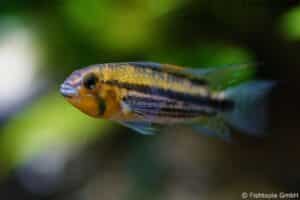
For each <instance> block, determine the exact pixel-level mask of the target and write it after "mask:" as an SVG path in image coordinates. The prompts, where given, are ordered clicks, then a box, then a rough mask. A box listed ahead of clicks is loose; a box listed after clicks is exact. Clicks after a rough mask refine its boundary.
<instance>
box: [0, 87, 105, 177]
mask: <svg viewBox="0 0 300 200" xmlns="http://www.w3.org/2000/svg"><path fill="white" fill-rule="evenodd" d="M107 128H108V124H106V122H104V121H102V120H95V119H91V118H89V117H87V116H86V115H84V114H82V113H80V112H79V111H78V110H76V109H75V108H73V107H72V106H71V105H68V103H67V102H66V101H64V99H63V98H62V97H60V96H58V95H57V94H56V93H52V94H49V95H47V96H44V97H42V98H41V99H39V100H37V101H36V102H35V103H33V104H32V105H31V106H30V107H28V108H27V109H26V110H24V111H23V112H22V113H20V114H19V115H17V116H16V117H15V118H14V119H12V120H11V121H10V122H9V123H8V124H7V125H6V126H5V127H4V130H3V132H2V133H1V135H0V155H1V158H0V162H1V163H2V166H1V169H2V172H3V171H4V172H6V171H7V170H10V169H11V168H15V167H17V166H18V165H19V164H21V163H22V162H24V161H26V160H28V159H31V158H32V157H33V156H35V155H36V154H38V153H40V152H42V151H43V150H49V148H50V149H51V148H52V147H56V146H57V145H82V144H84V143H87V142H89V141H91V140H92V139H95V138H96V137H99V136H102V135H104V134H105V133H108V129H107ZM3 165H4V166H3Z"/></svg>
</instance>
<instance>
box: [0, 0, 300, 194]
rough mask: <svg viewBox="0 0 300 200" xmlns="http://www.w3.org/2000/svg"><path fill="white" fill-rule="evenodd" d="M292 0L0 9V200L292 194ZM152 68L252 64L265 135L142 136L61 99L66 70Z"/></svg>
mask: <svg viewBox="0 0 300 200" xmlns="http://www.w3.org/2000/svg"><path fill="white" fill-rule="evenodd" d="M299 25H300V5H299V4H298V1H296V0H286V1H263V0H242V1H240V0H239V1H238V0H230V1H216V0H213V1H208V0H201V1H192V0H190V1H185V0H174V1H171V0H161V1H155V0H145V1H138V0H126V1H120V0H117V1H109V0H85V1H83V0H63V1H25V0H23V1H21V0H19V1H16V0H11V1H4V2H1V8H0V74H1V77H2V78H1V79H0V87H1V88H2V89H0V120H1V123H0V198H1V199H11V200H14V199H22V200H23V199H25V200H27V199H28V200H29V199H30V200H32V199H49V200H50V199H51V200H52V199H53V200H68V199H72V200H73V199H75V200H76V199H89V200H94V199H109V200H113V199H125V200H127V199H130V200H134V199H139V200H140V199H143V200H146V199H151V200H153V199H164V200H168V199H170V200H171V199H172V200H177V199H178V200H183V199H184V200H186V199H188V200H190V199H191V200H193V199H230V200H231V199H241V194H242V192H265V193H272V192H273V193H274V192H298V191H299V186H300V170H299V169H300V160H299V154H300V147H299V144H298V143H299V139H300V136H299V134H300V124H299V111H300V109H299V102H300V96H299V91H300V84H299V80H298V79H299V78H298V77H299V74H300V73H299V72H300V68H299V64H300V56H299V55H298V53H299V52H300V28H299V27H300V26H299ZM140 60H145V61H149V60H150V61H156V62H160V63H170V64H177V65H183V66H190V67H213V66H222V65H223V66H224V65H227V64H240V63H248V62H255V63H260V64H259V65H258V68H257V73H256V78H257V79H272V80H277V81H278V84H277V87H276V88H275V90H274V91H273V92H272V94H271V98H270V105H271V106H270V117H271V123H270V131H269V133H268V134H267V135H266V136H265V137H262V138H255V137H250V136H247V135H243V134H241V133H235V134H234V140H235V142H233V143H228V142H224V141H222V140H220V139H218V138H213V137H208V136H206V135H200V134H195V133H193V132H191V131H190V130H185V129H183V128H179V129H177V128H176V129H175V128H174V129H170V130H167V131H166V132H164V133H161V134H159V135H155V136H151V137H147V136H143V135H138V134H137V133H135V132H132V131H131V130H129V129H126V128H124V127H121V126H119V125H117V124H115V123H112V122H108V121H105V120H95V119H90V118H88V117H87V116H85V115H83V114H81V113H79V111H77V110H76V109H74V108H72V107H71V106H70V105H69V104H68V103H67V102H65V100H64V99H63V98H62V97H61V96H60V94H59V92H58V88H59V85H60V84H61V82H62V81H63V80H64V79H65V78H66V76H68V75H69V74H70V73H71V72H72V71H73V70H75V69H78V68H80V67H84V66H87V65H90V64H94V63H105V62H120V61H140Z"/></svg>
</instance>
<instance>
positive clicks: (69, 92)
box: [60, 62, 271, 134]
mask: <svg viewBox="0 0 300 200" xmlns="http://www.w3.org/2000/svg"><path fill="white" fill-rule="evenodd" d="M245 68H247V66H246V67H245V66H242V65H239V66H233V67H228V68H227V69H226V70H224V69H223V71H222V70H208V71H205V70H202V71H200V70H192V69H190V68H184V67H179V66H175V65H169V64H159V63H152V62H127V63H107V64H96V65H92V66H89V67H86V68H83V69H80V70H77V71H75V72H73V73H72V74H71V75H70V76H69V77H68V78H67V79H66V80H65V82H64V83H63V84H62V85H61V89H60V91H61V93H62V95H64V96H65V97H66V99H67V100H68V101H69V102H70V103H71V104H72V105H73V106H75V107H76V108H78V109H79V110H81V111H82V112H84V113H86V114H88V115H89V116H92V117H96V118H104V119H109V120H114V121H118V122H120V123H122V124H124V125H126V126H128V127H130V128H133V129H134V130H137V131H139V132H141V133H145V134H147V133H152V132H154V130H155V131H156V128H153V127H155V125H160V126H164V125H170V124H178V123H182V124H188V123H192V122H193V124H194V122H195V121H197V122H200V121H205V122H206V123H205V124H202V126H201V124H200V127H208V128H209V129H211V130H213V131H214V132H218V131H221V132H224V130H223V129H224V128H225V129H226V131H227V126H226V125H225V122H224V120H220V119H221V118H220V116H221V115H223V114H226V113H227V114H228V113H234V111H236V109H237V106H238V105H237V102H236V100H235V99H233V98H230V96H226V91H225V90H220V89H218V88H221V87H216V85H218V84H219V83H218V81H215V80H213V79H215V78H216V77H219V76H221V77H222V74H223V75H224V76H225V75H226V74H227V76H228V75H229V77H227V79H228V80H230V81H232V80H231V78H233V77H234V76H235V75H236V74H237V72H239V73H240V72H241V71H243V70H245ZM230 70H231V71H230ZM232 72H234V73H232ZM231 76H232V77H231ZM223 79H224V77H223ZM227 79H225V80H227ZM223 82H224V81H223ZM270 85H271V84H270ZM258 88H259V85H258ZM268 88H270V87H268ZM229 91H230V90H229ZM229 93H230V92H229ZM231 93H232V92H231ZM234 94H235V93H234ZM210 119H211V120H210ZM212 121H216V123H217V126H216V125H208V124H209V123H207V122H212ZM219 121H220V122H219ZM229 121H230V120H229ZM213 124H215V123H213ZM220 125H221V126H220ZM220 127H221V128H220ZM226 131H225V132H226Z"/></svg>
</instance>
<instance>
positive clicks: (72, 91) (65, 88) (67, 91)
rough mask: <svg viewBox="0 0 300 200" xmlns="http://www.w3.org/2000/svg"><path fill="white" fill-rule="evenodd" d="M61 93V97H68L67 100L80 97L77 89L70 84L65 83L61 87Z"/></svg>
mask: <svg viewBox="0 0 300 200" xmlns="http://www.w3.org/2000/svg"><path fill="white" fill-rule="evenodd" d="M59 91H60V93H61V95H63V96H64V97H67V98H71V97H74V96H78V91H77V89H76V88H75V87H73V86H72V85H70V84H68V83H63V84H62V85H61V86H60V90H59Z"/></svg>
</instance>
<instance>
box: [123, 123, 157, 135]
mask: <svg viewBox="0 0 300 200" xmlns="http://www.w3.org/2000/svg"><path fill="white" fill-rule="evenodd" d="M118 122H119V123H120V124H122V125H123V126H126V127H128V128H130V129H132V130H135V131H137V132H138V133H140V134H143V135H154V134H156V133H158V132H160V129H159V128H160V126H158V125H154V124H152V123H150V122H122V121H118Z"/></svg>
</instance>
